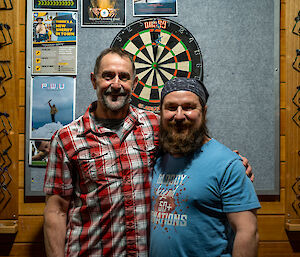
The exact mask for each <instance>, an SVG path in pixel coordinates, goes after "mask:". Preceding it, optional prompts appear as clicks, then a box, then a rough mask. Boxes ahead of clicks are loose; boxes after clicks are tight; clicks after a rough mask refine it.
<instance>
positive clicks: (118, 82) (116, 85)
mask: <svg viewBox="0 0 300 257" xmlns="http://www.w3.org/2000/svg"><path fill="white" fill-rule="evenodd" d="M111 86H112V88H113V89H114V90H120V88H121V80H120V79H119V76H118V75H116V76H115V77H114V78H113V80H112V83H111Z"/></svg>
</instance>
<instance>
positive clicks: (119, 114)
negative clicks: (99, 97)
mask: <svg viewBox="0 0 300 257" xmlns="http://www.w3.org/2000/svg"><path fill="white" fill-rule="evenodd" d="M128 111H129V104H127V105H126V106H124V107H123V108H122V109H120V110H118V111H111V110H109V109H107V108H105V107H103V106H102V105H101V104H99V102H97V108H96V110H95V112H94V113H95V118H96V119H111V120H113V119H116V120H117V119H118V120H120V119H125V118H126V116H127V115H128Z"/></svg>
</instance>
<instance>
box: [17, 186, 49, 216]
mask: <svg viewBox="0 0 300 257" xmlns="http://www.w3.org/2000/svg"><path fill="white" fill-rule="evenodd" d="M44 208H45V203H25V202H24V189H19V214H20V215H43V213H44Z"/></svg>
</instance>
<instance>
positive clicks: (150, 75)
mask: <svg viewBox="0 0 300 257" xmlns="http://www.w3.org/2000/svg"><path fill="white" fill-rule="evenodd" d="M111 47H119V48H122V49H123V50H124V51H126V52H128V53H130V54H131V55H132V58H133V60H134V64H135V67H136V72H137V76H138V79H139V80H138V85H137V86H136V88H135V89H134V92H133V94H132V104H133V105H135V106H137V107H139V108H141V109H145V110H150V111H154V112H159V104H160V92H161V90H162V88H163V86H164V84H165V83H166V82H167V81H168V80H170V79H172V78H174V77H187V78H196V79H200V80H202V78H203V65H202V55H201V50H200V48H199V46H198V43H197V42H196V40H195V38H194V37H193V35H192V34H191V33H190V32H189V31H188V30H187V29H186V28H184V27H183V26H181V25H180V24H178V23H176V22H174V21H171V20H168V19H157V18H155V19H141V20H138V21H136V22H133V23H131V24H129V25H128V26H127V27H126V28H124V29H122V30H121V31H120V32H119V33H118V34H117V36H116V37H115V38H114V40H113V42H112V44H111Z"/></svg>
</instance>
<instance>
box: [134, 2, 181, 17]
mask: <svg viewBox="0 0 300 257" xmlns="http://www.w3.org/2000/svg"><path fill="white" fill-rule="evenodd" d="M132 1H133V16H176V15H177V14H178V10H177V0H132Z"/></svg>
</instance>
